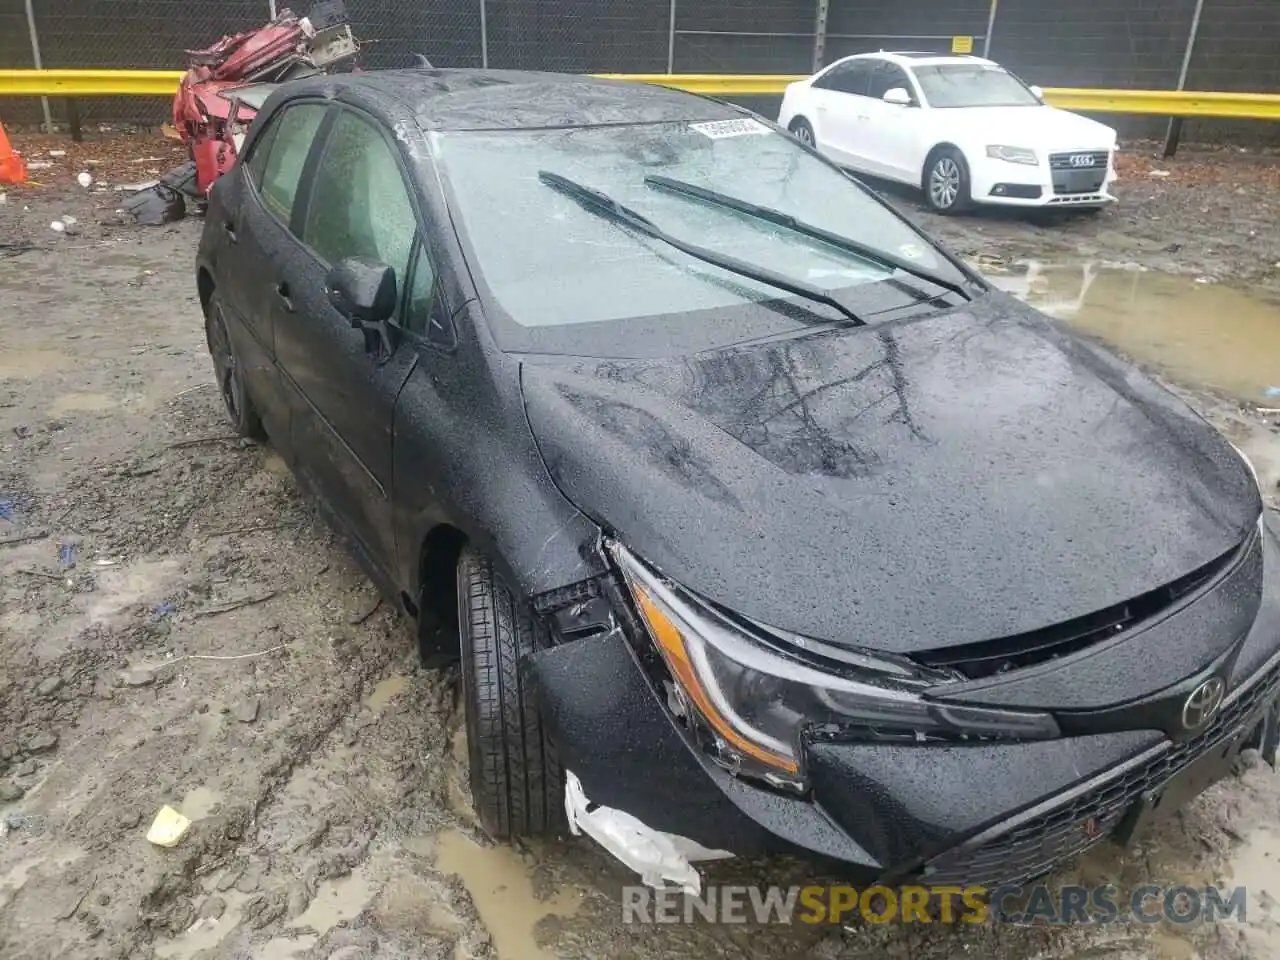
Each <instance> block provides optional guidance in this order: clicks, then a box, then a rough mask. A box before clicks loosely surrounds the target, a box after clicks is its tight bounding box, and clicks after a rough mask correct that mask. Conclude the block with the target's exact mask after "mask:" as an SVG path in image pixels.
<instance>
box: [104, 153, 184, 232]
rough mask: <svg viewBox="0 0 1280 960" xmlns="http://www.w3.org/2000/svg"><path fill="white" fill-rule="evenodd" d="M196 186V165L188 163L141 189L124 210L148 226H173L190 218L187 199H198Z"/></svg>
mask: <svg viewBox="0 0 1280 960" xmlns="http://www.w3.org/2000/svg"><path fill="white" fill-rule="evenodd" d="M195 184H196V165H195V163H194V162H193V161H188V162H187V163H184V164H181V165H180V166H177V167H174V168H173V169H172V170H170V171H169V172H168V173H166V174H165V175H164V176H162V177H161V178H160V179H159V180H156V181H154V182H153V183H151V184H150V185H149V186H144V187H142V188H141V189H139V190H138V192H137V193H135V194H134V195H133V196H131V197H129V198H128V199H127V200H125V202H124V203H123V205H122V209H123V210H124V212H125V213H127V214H129V215H130V216H131V217H133V218H134V220H136V221H137V222H138V223H140V224H142V225H143V226H145V227H158V226H160V225H162V224H166V223H174V222H175V221H178V220H181V219H182V218H183V217H185V216H186V215H187V199H188V198H190V199H192V200H195V199H196V198H197V194H196V186H195Z"/></svg>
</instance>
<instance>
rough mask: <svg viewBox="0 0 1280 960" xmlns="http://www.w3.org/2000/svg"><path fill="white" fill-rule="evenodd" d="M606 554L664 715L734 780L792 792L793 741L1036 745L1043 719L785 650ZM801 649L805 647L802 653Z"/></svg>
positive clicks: (911, 677) (820, 648)
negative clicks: (662, 678) (692, 735)
mask: <svg viewBox="0 0 1280 960" xmlns="http://www.w3.org/2000/svg"><path fill="white" fill-rule="evenodd" d="M610 551H611V553H612V555H613V557H614V560H615V561H616V562H617V564H618V566H619V568H620V569H621V570H622V573H623V576H624V578H625V580H626V583H627V587H628V589H629V590H630V593H631V597H632V599H633V600H634V601H635V605H636V608H637V610H638V611H639V614H640V617H641V619H642V620H643V622H644V626H645V628H646V630H647V631H648V634H649V636H650V638H651V639H652V640H653V643H654V646H655V647H656V648H657V650H658V652H659V653H660V654H661V656H662V659H663V661H664V663H665V664H666V667H667V670H668V672H669V673H670V677H671V687H672V688H671V690H670V691H669V693H670V695H671V698H672V707H673V709H674V711H675V712H676V713H677V714H680V715H682V716H684V717H685V718H686V719H687V720H688V721H689V722H690V725H691V726H693V727H694V728H695V729H696V730H698V731H699V732H700V733H702V734H705V735H706V736H705V738H704V742H705V743H706V745H707V746H708V747H709V748H710V751H711V753H712V755H713V756H714V757H715V758H716V759H717V760H719V761H720V762H721V763H722V764H723V765H725V766H727V767H729V768H730V769H732V770H734V771H735V772H741V773H746V774H750V775H755V776H758V777H762V778H764V779H766V780H768V781H770V782H772V783H774V784H785V785H788V786H792V787H800V786H802V785H803V784H802V779H801V775H802V770H801V766H802V759H803V755H802V750H801V746H802V739H803V738H805V737H806V736H807V737H810V738H824V739H855V738H876V739H881V738H895V739H904V740H911V741H916V740H927V739H936V738H941V739H954V740H963V739H967V738H999V739H1045V738H1051V737H1056V736H1058V726H1057V723H1056V722H1055V721H1054V719H1053V718H1052V717H1051V716H1049V715H1048V714H1045V713H1023V712H1016V711H1009V710H991V709H987V708H984V707H969V706H961V705H957V704H948V703H941V702H937V701H933V700H930V699H927V698H926V697H925V696H924V691H925V690H926V689H927V688H928V687H930V686H932V685H934V684H936V683H937V682H938V681H939V679H954V678H953V677H951V676H941V677H940V675H939V674H938V673H930V672H929V671H927V670H926V669H925V668H922V667H919V666H918V665H916V664H914V663H912V662H911V661H909V660H906V659H905V658H903V659H898V658H892V657H888V656H883V655H879V654H873V653H870V652H866V651H854V652H850V651H847V650H844V649H836V648H832V647H828V646H826V645H824V644H821V643H817V642H815V641H811V640H807V639H806V638H801V637H795V638H794V639H795V640H796V641H798V643H795V644H788V643H785V642H783V641H782V640H781V639H776V642H775V640H774V639H771V638H770V636H768V635H766V631H765V630H763V629H761V630H759V631H756V630H754V629H752V627H751V626H750V625H749V621H744V622H743V623H739V622H737V620H736V619H734V618H730V617H729V616H727V615H725V614H724V613H721V612H720V611H719V610H717V609H715V608H713V607H712V606H711V605H709V604H708V603H706V602H705V601H702V600H700V599H698V598H697V597H695V596H693V595H692V594H691V593H689V592H688V591H686V590H683V589H682V588H680V587H679V586H677V585H676V584H673V583H671V582H670V581H668V580H666V579H664V578H663V577H661V576H659V575H658V574H657V573H655V572H654V571H653V570H651V569H649V568H648V567H647V566H645V565H644V564H643V563H641V562H640V561H639V560H638V559H637V558H636V557H635V556H633V555H632V554H631V553H630V552H629V551H627V550H626V549H625V548H624V547H622V546H621V545H618V544H611V546H610ZM801 644H803V645H804V647H805V648H806V649H804V650H801V649H799V646H800V645H801Z"/></svg>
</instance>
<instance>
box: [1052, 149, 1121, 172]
mask: <svg viewBox="0 0 1280 960" xmlns="http://www.w3.org/2000/svg"><path fill="white" fill-rule="evenodd" d="M1085 157H1088V158H1089V162H1088V163H1085V162H1084V160H1083V158H1085ZM1107 159H1108V155H1107V151H1106V150H1075V151H1072V152H1071V153H1051V154H1049V169H1050V170H1088V169H1090V168H1091V167H1093V168H1099V167H1100V168H1102V169H1106V166H1107Z"/></svg>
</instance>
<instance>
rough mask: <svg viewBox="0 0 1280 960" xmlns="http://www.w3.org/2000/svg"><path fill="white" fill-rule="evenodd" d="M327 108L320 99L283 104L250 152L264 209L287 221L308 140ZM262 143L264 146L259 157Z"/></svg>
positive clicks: (309, 146)
mask: <svg viewBox="0 0 1280 960" xmlns="http://www.w3.org/2000/svg"><path fill="white" fill-rule="evenodd" d="M326 109H328V107H327V106H326V105H325V104H322V103H299V104H297V105H296V106H292V107H286V108H285V109H284V112H283V113H282V114H280V116H278V117H277V118H276V119H275V122H274V123H273V125H272V126H273V127H274V129H272V130H267V131H265V132H264V137H265V138H266V139H265V140H264V142H263V143H262V144H261V145H260V146H259V148H258V149H257V150H255V151H254V152H253V160H252V161H251V165H253V166H254V167H255V170H261V173H260V175H259V179H258V189H259V190H260V191H261V193H262V202H263V203H264V204H265V205H266V207H267V209H268V210H270V211H271V212H272V213H274V214H275V215H276V216H277V217H279V218H280V220H281V222H282V223H286V224H287V223H288V222H289V218H290V217H291V216H292V215H293V201H294V200H295V199H296V197H297V195H298V182H299V181H300V180H301V179H302V168H303V166H304V165H305V164H306V162H307V154H308V153H310V152H311V144H312V142H313V141H314V140H315V138H316V131H317V130H319V129H320V121H321V120H323V119H324V112H325V110H326ZM263 147H265V148H267V149H266V156H265V158H264V157H262V153H263Z"/></svg>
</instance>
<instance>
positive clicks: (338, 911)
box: [289, 867, 376, 936]
mask: <svg viewBox="0 0 1280 960" xmlns="http://www.w3.org/2000/svg"><path fill="white" fill-rule="evenodd" d="M375 892H376V891H375V889H374V886H373V882H372V880H370V878H369V874H368V871H367V868H366V867H357V868H356V869H355V870H353V871H352V873H351V875H350V876H347V877H343V878H342V879H340V880H326V881H325V882H324V883H322V884H320V887H319V889H318V890H316V895H315V897H314V898H313V899H312V901H311V903H310V905H309V906H308V907H307V909H306V911H305V912H304V913H303V914H302V916H300V917H298V918H297V919H296V920H291V921H290V922H289V926H291V927H310V928H312V929H313V930H315V931H316V933H318V934H320V935H321V936H323V935H324V934H325V933H327V932H328V931H330V930H332V929H333V928H334V927H336V926H337V925H338V924H340V923H342V922H343V921H345V920H354V919H355V918H356V917H357V916H359V914H360V911H361V910H363V909H364V908H365V907H366V906H368V905H369V901H370V900H372V899H373V895H374V893H375Z"/></svg>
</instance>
